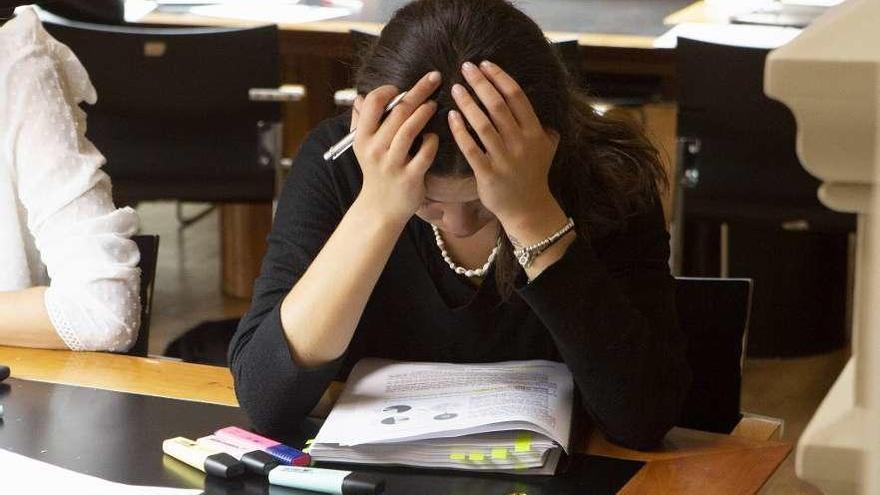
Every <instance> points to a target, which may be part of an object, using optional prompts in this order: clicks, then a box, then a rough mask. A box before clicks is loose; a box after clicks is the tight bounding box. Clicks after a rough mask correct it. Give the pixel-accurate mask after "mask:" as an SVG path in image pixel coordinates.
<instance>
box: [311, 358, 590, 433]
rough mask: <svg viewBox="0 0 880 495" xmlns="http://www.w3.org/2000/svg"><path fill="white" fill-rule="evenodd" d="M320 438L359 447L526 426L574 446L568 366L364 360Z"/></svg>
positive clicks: (359, 364)
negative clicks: (571, 440) (369, 444)
mask: <svg viewBox="0 0 880 495" xmlns="http://www.w3.org/2000/svg"><path fill="white" fill-rule="evenodd" d="M348 383H349V385H347V386H346V390H345V392H343V394H342V396H341V397H340V399H339V401H338V402H337V403H336V405H335V406H334V408H333V411H332V412H331V413H330V415H329V416H328V417H327V421H326V422H325V423H324V427H323V428H322V429H321V432H320V433H319V435H318V438H317V439H316V441H317V442H321V443H336V444H339V445H349V446H351V445H361V444H366V443H379V442H395V441H412V440H417V439H426V438H436V437H449V436H456V435H465V434H474V433H483V432H490V431H505V430H514V429H525V430H531V431H536V432H539V433H542V434H544V435H546V436H547V437H549V438H552V439H553V440H555V441H556V442H558V443H559V444H560V445H562V446H563V448H565V449H567V448H568V443H569V427H570V423H571V410H572V394H573V388H574V384H573V381H572V377H571V372H570V371H569V370H568V367H567V366H566V365H565V364H564V363H558V362H552V361H540V360H534V361H515V362H507V363H491V364H472V365H462V364H445V363H404V362H400V363H397V362H393V361H386V360H380V359H364V360H362V361H360V362H359V363H358V364H357V365H356V366H355V368H354V369H353V370H352V372H351V375H350V376H349V379H348Z"/></svg>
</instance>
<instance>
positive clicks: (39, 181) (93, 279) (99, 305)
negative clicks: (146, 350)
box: [6, 27, 140, 351]
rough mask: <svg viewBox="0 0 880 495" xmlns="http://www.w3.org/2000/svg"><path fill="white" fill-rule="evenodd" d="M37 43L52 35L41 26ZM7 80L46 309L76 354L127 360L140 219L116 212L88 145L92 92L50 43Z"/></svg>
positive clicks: (135, 312) (75, 65) (77, 68)
mask: <svg viewBox="0 0 880 495" xmlns="http://www.w3.org/2000/svg"><path fill="white" fill-rule="evenodd" d="M36 34H37V35H40V34H42V35H45V36H46V37H47V38H48V35H46V34H45V31H42V28H41V27H40V28H39V29H38V32H37V33H36ZM27 49H28V50H30V53H25V54H24V55H23V56H22V57H20V58H18V60H17V62H16V64H15V65H17V67H13V70H12V71H11V72H10V73H9V77H11V79H12V80H11V81H9V82H10V84H11V87H12V88H14V89H13V91H14V92H16V93H17V95H16V97H15V98H13V99H12V108H10V109H8V110H7V113H6V114H7V115H11V120H10V123H11V124H12V125H13V128H12V133H11V134H10V135H11V136H12V141H13V142H12V143H11V145H12V149H13V155H12V158H13V165H14V167H13V170H14V174H15V183H16V187H17V192H18V197H19V199H20V201H21V203H22V205H23V206H24V208H25V209H26V211H27V226H28V229H29V230H30V231H31V233H32V234H33V236H34V239H35V243H36V246H37V249H38V250H39V251H40V256H41V258H42V261H43V263H44V264H45V265H46V268H47V271H48V275H49V279H50V280H51V282H50V285H49V288H48V290H47V291H46V296H45V304H46V309H47V311H48V314H49V318H50V319H51V321H52V323H53V325H54V326H55V329H56V330H57V331H58V335H59V336H60V337H61V339H62V340H64V342H65V343H66V344H67V346H68V347H70V348H71V349H73V350H108V351H126V350H128V349H129V348H130V347H131V346H132V345H133V344H134V343H135V341H136V340H137V332H138V326H139V324H140V299H139V283H140V271H139V269H138V268H137V263H138V261H139V252H138V249H137V245H136V244H135V243H134V242H133V241H132V240H131V239H129V238H130V237H131V235H132V234H134V233H135V232H136V230H137V226H138V218H137V214H136V213H135V212H134V210H132V209H131V208H122V209H116V208H115V207H114V205H113V201H112V199H111V198H112V197H111V191H110V180H109V178H108V177H107V175H106V174H105V173H104V172H102V171H101V170H100V167H101V165H103V163H104V157H103V156H102V155H101V154H100V153H99V152H98V150H97V149H95V147H94V146H93V145H92V143H91V142H90V141H89V140H88V139H86V137H85V131H86V122H85V113H84V112H83V110H82V109H81V108H79V106H78V104H79V102H81V101H84V100H85V101H88V102H89V103H94V102H95V100H96V97H95V90H94V88H93V87H92V85H91V83H90V82H89V79H88V75H87V74H86V72H85V69H83V67H82V65H80V63H79V61H78V60H77V59H76V57H75V56H74V55H73V53H72V52H71V51H70V50H69V49H68V48H67V47H66V46H64V45H61V44H60V43H58V42H56V41H54V40H52V39H51V38H49V39H48V40H43V42H39V40H37V42H35V43H32V44H29V46H28V47H27Z"/></svg>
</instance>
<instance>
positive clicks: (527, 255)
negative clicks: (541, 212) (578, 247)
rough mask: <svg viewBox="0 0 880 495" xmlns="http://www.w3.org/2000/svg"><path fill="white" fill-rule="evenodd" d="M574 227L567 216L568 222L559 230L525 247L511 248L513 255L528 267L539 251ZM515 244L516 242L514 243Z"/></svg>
mask: <svg viewBox="0 0 880 495" xmlns="http://www.w3.org/2000/svg"><path fill="white" fill-rule="evenodd" d="M573 228H574V219H573V218H571V217H568V222H566V224H565V225H564V226H563V227H562V228H561V229H559V230H557V231H556V232H554V233H553V234H551V235H550V237H547V238H546V239H544V240H543V241H540V242H538V243H536V244H532V245H531V246H526V247H517V248H516V249H514V250H513V255H514V256H516V260H517V261H518V262H519V264H520V265H522V267H523V268H528V267H530V266H532V263H534V261H535V258H537V257H538V256H539V255H540V254H541V253H543V252H544V251H545V250H546V249H547V248H548V247H550V246H552V245H553V244H554V243H555V242H556V241H558V240H559V239H560V238H561V237H562V236H564V235H565V234H567V233H568V231H570V230H571V229H573ZM514 245H515V246H516V243H514Z"/></svg>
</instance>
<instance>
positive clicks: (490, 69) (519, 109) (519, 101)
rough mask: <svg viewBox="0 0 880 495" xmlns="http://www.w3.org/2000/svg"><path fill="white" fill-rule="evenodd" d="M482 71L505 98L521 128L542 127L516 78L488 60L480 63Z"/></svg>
mask: <svg viewBox="0 0 880 495" xmlns="http://www.w3.org/2000/svg"><path fill="white" fill-rule="evenodd" d="M480 70H481V72H482V73H483V74H485V76H486V78H488V79H489V81H491V82H492V84H493V85H494V86H495V87H496V88H498V91H500V92H501V94H502V95H503V96H504V99H505V101H507V105H508V107H509V108H510V111H511V112H512V113H513V116H514V117H515V118H516V121H517V122H519V125H520V127H521V128H527V127H528V128H539V127H541V121H540V120H538V116H537V115H535V109H534V108H533V107H532V103H531V102H530V101H529V98H528V97H527V96H526V94H525V92H524V91H523V90H522V88H521V87H520V85H519V83H517V82H516V80H515V79H514V78H512V77H510V75H509V74H508V73H507V72H504V70H503V69H501V67H498V66H497V65H495V64H493V63H492V62H489V61H488V60H484V61H483V62H481V63H480Z"/></svg>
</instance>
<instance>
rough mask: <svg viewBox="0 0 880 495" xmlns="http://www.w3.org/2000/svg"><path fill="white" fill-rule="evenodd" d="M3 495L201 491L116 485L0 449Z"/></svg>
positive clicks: (194, 494)
mask: <svg viewBox="0 0 880 495" xmlns="http://www.w3.org/2000/svg"><path fill="white" fill-rule="evenodd" d="M0 487H2V493H10V494H17V493H64V494H66V495H199V494H200V493H202V491H201V490H186V489H181V488H162V487H155V486H135V485H126V484H123V483H114V482H112V481H107V480H104V479H101V478H96V477H94V476H88V475H85V474H81V473H77V472H74V471H70V470H67V469H64V468H60V467H58V466H54V465H52V464H47V463H45V462H42V461H38V460H35V459H31V458H30V457H25V456H23V455H19V454H16V453H14V452H9V451H8V450H3V449H0Z"/></svg>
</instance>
